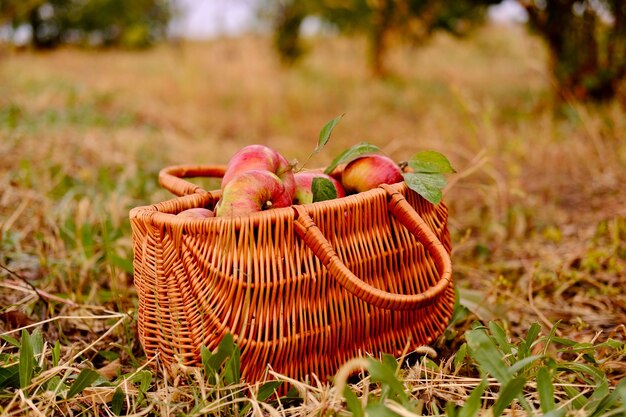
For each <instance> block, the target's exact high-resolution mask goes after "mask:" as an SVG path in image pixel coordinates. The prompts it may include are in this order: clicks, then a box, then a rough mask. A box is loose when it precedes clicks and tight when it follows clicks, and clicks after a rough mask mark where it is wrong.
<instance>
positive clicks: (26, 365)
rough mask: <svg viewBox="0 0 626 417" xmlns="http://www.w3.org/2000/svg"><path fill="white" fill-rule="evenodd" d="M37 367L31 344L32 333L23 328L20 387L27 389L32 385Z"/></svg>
mask: <svg viewBox="0 0 626 417" xmlns="http://www.w3.org/2000/svg"><path fill="white" fill-rule="evenodd" d="M34 369H35V354H34V352H33V345H32V344H31V339H30V335H29V334H28V332H27V331H26V330H22V345H21V347H20V364H19V374H20V388H22V389H25V388H26V387H27V386H29V385H30V381H31V379H32V378H33V371H34Z"/></svg>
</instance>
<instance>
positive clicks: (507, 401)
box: [492, 378, 526, 417]
mask: <svg viewBox="0 0 626 417" xmlns="http://www.w3.org/2000/svg"><path fill="white" fill-rule="evenodd" d="M524 385H526V379H525V378H513V379H511V380H510V381H509V382H508V383H507V384H505V385H504V386H503V387H502V389H501V390H500V393H499V394H498V399H496V402H495V403H494V404H493V407H492V412H493V416H494V417H498V416H499V415H501V414H502V412H503V411H504V410H505V409H506V408H507V407H508V406H510V405H511V403H512V402H513V400H515V399H516V398H517V397H519V396H520V394H521V393H522V390H523V389H524Z"/></svg>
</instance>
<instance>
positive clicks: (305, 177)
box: [293, 171, 346, 204]
mask: <svg viewBox="0 0 626 417" xmlns="http://www.w3.org/2000/svg"><path fill="white" fill-rule="evenodd" d="M294 178H295V180H296V193H295V195H294V197H293V204H309V203H312V202H313V189H312V187H313V179H314V178H325V179H327V180H329V181H330V182H332V183H333V185H334V186H335V190H336V191H337V198H341V197H345V196H346V192H345V190H344V189H343V186H342V185H341V183H340V182H339V181H337V180H336V179H334V178H333V177H331V176H330V175H326V174H324V173H323V172H315V171H302V172H296V173H295V174H294Z"/></svg>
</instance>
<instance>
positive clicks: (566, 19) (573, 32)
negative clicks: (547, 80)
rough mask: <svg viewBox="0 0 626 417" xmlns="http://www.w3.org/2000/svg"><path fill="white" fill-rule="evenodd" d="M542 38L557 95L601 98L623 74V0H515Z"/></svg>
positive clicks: (609, 93)
mask: <svg viewBox="0 0 626 417" xmlns="http://www.w3.org/2000/svg"><path fill="white" fill-rule="evenodd" d="M518 1H520V3H521V4H522V5H523V6H524V7H525V8H526V11H527V12H528V17H529V25H530V27H531V28H532V30H534V31H535V32H536V33H538V34H539V35H540V36H541V37H542V38H543V39H544V40H545V41H546V43H547V45H548V48H549V50H550V54H551V62H550V65H551V69H552V74H553V77H554V81H555V87H556V90H557V93H558V95H559V97H560V98H561V99H568V98H575V99H578V100H591V101H605V100H609V99H612V98H614V97H615V96H616V94H617V93H618V90H619V86H620V84H621V83H622V82H623V81H624V79H625V78H626V1H624V0H518Z"/></svg>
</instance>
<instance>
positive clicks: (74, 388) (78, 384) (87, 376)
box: [67, 369, 100, 399]
mask: <svg viewBox="0 0 626 417" xmlns="http://www.w3.org/2000/svg"><path fill="white" fill-rule="evenodd" d="M99 377H100V374H98V373H97V372H96V371H94V370H93V369H83V370H82V371H80V374H78V377H76V380H75V381H74V383H73V384H72V385H71V386H70V389H69V390H68V391H67V399H70V398H72V397H73V396H75V395H76V394H78V393H81V392H83V390H84V389H85V388H87V387H90V386H91V384H93V383H94V382H96V380H97V379H98V378H99Z"/></svg>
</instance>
